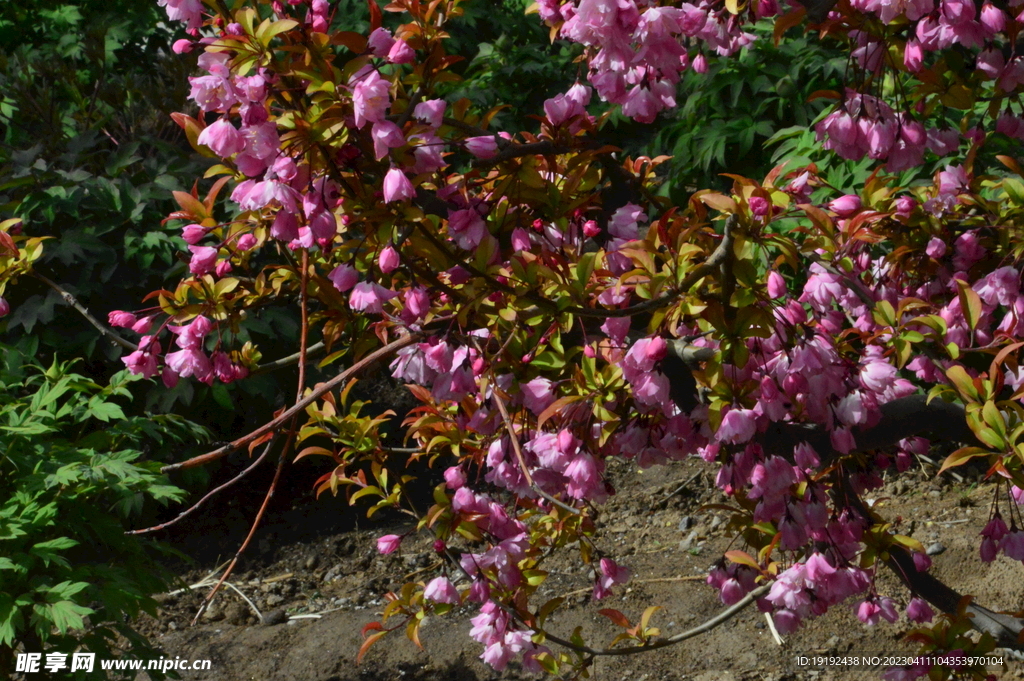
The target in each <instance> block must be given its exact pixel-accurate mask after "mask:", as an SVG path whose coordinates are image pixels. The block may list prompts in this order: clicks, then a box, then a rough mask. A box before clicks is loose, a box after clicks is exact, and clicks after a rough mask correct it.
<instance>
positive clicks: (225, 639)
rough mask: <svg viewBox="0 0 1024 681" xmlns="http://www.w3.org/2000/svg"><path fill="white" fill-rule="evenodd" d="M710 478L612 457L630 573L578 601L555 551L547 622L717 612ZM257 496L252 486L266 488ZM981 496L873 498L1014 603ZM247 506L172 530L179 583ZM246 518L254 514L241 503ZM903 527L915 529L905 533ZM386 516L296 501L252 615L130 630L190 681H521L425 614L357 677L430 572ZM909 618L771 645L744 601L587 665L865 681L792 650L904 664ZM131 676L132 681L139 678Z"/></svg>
mask: <svg viewBox="0 0 1024 681" xmlns="http://www.w3.org/2000/svg"><path fill="white" fill-rule="evenodd" d="M713 474H714V473H713V470H712V467H711V466H709V465H707V464H704V463H703V462H702V461H700V460H698V459H691V460H688V461H685V462H680V463H677V464H673V465H668V466H660V467H656V468H653V469H650V470H647V471H638V470H637V469H636V466H635V465H632V464H630V463H628V462H613V463H611V465H610V475H611V477H612V480H613V483H614V485H615V487H616V488H617V490H618V493H617V495H616V496H615V497H613V499H612V501H611V502H610V503H609V504H608V505H607V506H606V507H605V509H604V513H603V515H602V516H601V522H599V535H598V538H597V542H598V544H599V546H601V547H602V549H604V550H606V552H607V554H608V555H611V556H613V557H615V558H617V559H619V560H620V562H623V563H625V564H626V565H628V566H629V567H630V568H631V569H632V570H633V580H632V582H631V583H630V584H629V585H628V586H627V587H626V588H618V589H617V590H616V593H615V595H614V596H612V597H610V598H608V599H606V600H604V601H601V603H600V604H595V603H591V602H590V596H589V593H590V588H589V584H590V582H591V580H590V578H589V576H588V570H589V568H588V569H582V570H581V569H580V568H579V567H578V566H574V565H573V564H572V563H571V562H570V561H569V560H567V559H564V558H561V557H559V556H555V557H554V559H553V560H552V562H550V563H548V564H546V565H545V567H546V568H547V569H549V570H550V571H551V575H550V577H549V578H548V580H547V581H546V582H545V584H544V592H543V596H544V597H546V598H552V597H555V596H558V595H568V597H569V598H568V600H567V607H564V608H563V609H562V610H560V611H559V612H558V614H556V615H555V616H554V617H552V618H551V619H550V620H549V623H548V628H549V630H550V631H552V632H554V633H559V634H561V635H562V636H563V637H566V638H567V637H568V636H569V635H570V634H571V632H572V631H573V629H575V628H576V627H582V630H583V633H584V636H585V638H586V639H587V641H588V642H590V643H592V644H595V645H606V644H607V643H608V642H610V640H611V639H612V638H613V637H614V636H615V635H616V633H617V631H616V627H615V626H614V625H612V624H611V623H610V622H609V621H608V620H607V619H605V618H604V617H602V616H599V615H598V614H597V610H598V609H599V608H602V607H605V608H609V607H610V608H616V609H619V610H621V611H623V612H624V613H625V614H626V615H627V616H628V617H630V618H631V619H634V618H635V617H637V616H638V615H639V614H640V613H641V612H643V610H644V608H646V607H647V606H649V605H652V604H655V605H661V606H662V607H663V610H661V611H659V612H658V613H657V614H656V615H655V619H654V624H655V625H657V626H659V627H660V628H661V630H662V632H663V634H664V635H666V636H667V635H672V634H675V633H679V632H681V631H685V630H686V629H689V628H691V627H693V626H695V625H697V624H700V623H701V622H703V621H705V620H707V619H709V618H710V617H712V616H714V615H715V614H716V613H718V612H719V611H720V610H721V609H722V607H723V606H722V605H721V604H720V602H719V601H718V598H717V595H716V593H715V592H714V590H712V589H711V588H710V587H708V586H706V585H705V584H704V582H703V576H704V575H705V574H706V573H707V570H708V568H709V566H710V565H711V564H712V563H713V562H714V561H715V560H716V559H717V558H718V557H720V556H721V555H722V552H723V551H725V550H727V548H729V547H730V545H731V542H732V540H731V539H730V538H729V537H727V536H725V532H724V530H725V527H724V525H725V523H724V522H723V521H724V516H723V515H722V514H721V513H720V512H718V513H716V512H714V511H707V512H700V511H699V510H698V509H699V508H700V507H701V506H703V505H704V504H707V503H713V502H718V501H723V500H724V498H722V497H721V496H720V495H719V494H718V493H717V491H715V490H714V488H713V487H712V485H711V484H710V483H711V480H712V476H713ZM256 487H258V486H254V488H253V492H254V493H257V492H259V491H260V490H258V489H256ZM991 491H992V490H991V486H990V485H987V484H981V485H968V484H966V483H964V484H961V485H952V486H951V485H950V484H949V483H948V482H947V481H945V480H937V479H935V478H934V477H933V476H932V474H931V472H930V471H928V470H925V468H922V470H921V471H918V472H916V473H910V474H906V475H904V476H902V477H901V478H900V479H899V480H896V481H894V482H891V483H889V484H887V485H886V486H885V487H884V488H883V489H882V490H879V491H878V492H877V493H875V494H874V495H873V496H874V498H875V499H876V500H877V503H879V504H882V505H883V506H884V507H887V509H886V514H887V515H888V516H889V517H890V518H894V517H897V516H901V517H902V518H903V519H904V523H905V524H904V526H903V529H904V532H907V531H908V530H911V529H912V530H913V535H914V536H915V537H916V538H918V539H919V540H921V541H922V542H923V543H924V544H925V545H926V546H928V547H929V550H930V552H932V553H934V555H933V561H934V567H933V571H934V572H935V574H936V575H938V576H939V577H940V578H942V579H943V580H945V581H947V583H949V584H951V585H952V586H954V587H956V588H959V589H962V590H967V591H973V592H974V593H975V594H976V595H977V598H978V602H979V603H981V604H984V605H988V606H989V607H993V608H997V609H999V608H1003V609H1016V608H1020V607H1024V566H1022V565H1021V564H1019V563H1016V562H1013V561H1010V560H1008V559H1006V558H1004V557H1000V558H999V559H997V560H996V561H995V562H994V563H992V564H990V565H985V564H983V563H981V562H980V561H979V560H978V558H977V548H976V546H977V537H978V532H979V531H980V530H981V528H982V526H983V525H984V522H985V520H986V519H987V513H988V510H987V509H988V504H989V500H990V499H991ZM247 503H248V502H246V501H245V498H244V496H243V497H239V498H236V499H235V500H234V501H233V502H231V503H230V504H229V505H228V506H221V507H220V508H219V509H218V508H215V505H211V511H209V512H208V513H207V514H206V515H205V516H201V517H200V518H198V519H197V521H195V522H194V523H192V524H185V525H184V526H183V527H181V528H180V529H179V530H178V531H177V532H176V533H175V534H174V535H173V536H171V540H172V543H174V544H175V545H176V546H177V548H179V549H180V550H182V551H184V552H185V553H190V554H191V555H193V556H195V557H196V558H197V563H196V564H195V566H194V567H193V568H191V569H190V570H188V571H184V570H183V571H182V573H181V577H182V579H183V580H184V582H185V583H187V584H196V583H199V582H201V581H202V580H203V579H204V578H205V577H207V576H208V575H209V574H211V573H212V572H213V571H214V569H215V568H216V567H217V566H218V565H220V564H222V563H223V562H224V560H225V559H226V558H225V557H229V556H230V555H233V553H234V549H235V548H236V547H237V545H238V543H239V541H240V537H241V536H242V533H243V532H244V531H245V530H246V527H247V520H246V517H247V516H246V513H243V512H242V510H241V509H242V508H243V507H245V505H246V504H247ZM253 508H254V507H253ZM912 519H913V520H914V523H913V528H911V527H909V525H910V522H911V520H912ZM402 528H403V526H402V525H401V523H399V522H396V520H395V519H394V518H392V519H390V520H385V521H384V522H375V523H369V522H368V521H366V520H365V518H362V519H360V516H359V515H357V514H356V512H355V511H352V510H349V509H347V508H346V507H345V505H344V502H343V501H342V500H341V499H332V498H330V497H322V498H321V499H320V500H318V501H314V500H312V499H311V498H308V496H307V497H305V498H300V499H298V500H297V501H296V502H295V505H294V507H293V508H291V509H290V510H284V511H281V510H278V511H277V512H276V513H274V514H272V517H270V518H268V522H267V524H266V527H264V528H263V529H262V530H261V531H260V532H259V534H258V535H257V536H256V538H255V539H254V541H253V545H252V548H251V549H250V551H249V552H248V553H247V555H246V557H245V558H244V559H243V562H242V564H241V565H240V567H239V569H238V570H237V572H236V574H235V575H234V576H233V577H232V578H231V580H230V581H231V583H232V584H233V585H234V587H236V588H237V589H238V591H240V592H241V593H243V594H245V596H246V597H248V598H249V599H250V600H251V601H252V603H253V605H254V606H255V607H256V608H257V609H258V610H259V611H260V613H261V614H263V617H264V620H265V622H267V623H260V622H259V621H258V620H257V618H256V615H255V613H254V612H253V610H252V608H251V607H250V606H249V605H247V604H245V603H244V601H243V600H242V599H241V598H240V597H239V595H238V594H237V593H235V592H234V591H231V590H230V589H229V590H227V591H225V592H223V593H222V594H221V595H219V596H218V597H217V599H216V601H215V602H214V605H213V606H212V607H211V608H210V609H209V610H208V611H207V612H206V613H205V614H204V616H203V617H202V619H201V620H200V623H199V624H198V625H197V626H195V627H190V626H189V622H190V620H191V619H192V617H193V615H194V614H195V613H196V611H197V609H198V606H199V604H200V602H201V599H202V597H203V596H205V594H206V593H207V591H208V587H198V588H195V589H192V590H187V591H185V592H183V593H179V594H173V595H168V596H164V597H162V598H161V610H160V613H159V617H158V618H157V619H152V618H147V619H146V620H145V621H143V622H142V623H141V624H140V628H141V629H142V631H144V632H145V633H147V634H148V635H149V636H150V637H151V638H152V640H153V641H154V642H155V643H156V644H157V645H159V646H160V647H162V648H163V650H165V651H166V654H167V655H168V656H169V657H177V656H180V657H181V658H186V659H193V660H197V659H209V660H211V662H212V668H211V670H210V671H208V672H191V671H186V672H181V674H182V678H183V679H185V680H186V681H192V680H195V681H199V680H206V679H209V680H216V681H243V680H244V681H249V680H250V679H259V680H266V681H293V680H294V681H299V680H302V681H356V680H359V681H376V680H381V681H383V680H391V679H404V680H410V681H470V680H472V681H484V680H497V679H518V678H526V677H529V676H531V675H529V674H527V673H525V672H523V671H522V670H521V669H520V668H519V667H518V666H516V665H511V666H510V667H509V668H508V669H507V670H505V671H504V672H502V673H498V672H495V671H494V670H492V669H491V668H490V667H488V666H486V665H485V664H483V663H482V662H481V661H480V660H479V658H478V656H479V655H480V653H481V647H480V646H479V645H478V644H477V643H476V642H475V641H473V640H472V639H470V638H469V636H468V635H467V634H468V630H469V628H470V624H469V618H470V617H472V615H473V614H474V610H473V609H472V608H471V607H467V608H461V609H458V610H455V611H453V612H452V613H449V614H448V615H447V616H445V617H438V618H432V619H430V620H429V621H428V622H427V623H426V625H425V626H424V628H423V631H422V634H421V638H422V643H423V646H424V650H419V649H418V648H416V646H415V645H414V644H412V643H411V642H410V641H409V640H407V639H406V638H405V636H404V634H403V632H402V631H398V632H395V633H394V634H392V635H390V637H387V638H385V639H384V640H383V641H381V642H379V643H378V644H377V645H376V646H374V647H373V648H372V650H371V652H370V653H369V654H368V655H367V657H366V659H364V661H363V663H362V664H361V665H357V664H356V662H355V658H356V654H357V651H358V649H359V645H360V642H361V636H360V630H361V628H362V627H363V625H365V624H366V623H368V622H371V621H374V620H377V619H379V614H380V611H381V609H382V603H383V600H382V598H381V595H382V594H383V593H385V592H387V591H388V590H389V589H392V588H396V587H398V586H399V585H400V584H401V583H403V582H404V579H405V577H406V576H409V575H412V576H413V577H414V578H416V579H422V580H428V579H430V578H432V577H433V576H435V575H436V574H438V568H439V567H440V565H439V562H438V561H437V559H436V557H435V554H434V553H433V551H432V550H431V542H430V540H429V538H427V537H423V538H421V539H409V540H406V541H405V542H404V543H403V546H402V549H401V552H400V553H396V554H393V555H390V556H381V555H378V553H377V551H376V549H375V538H376V537H377V536H379V535H380V534H383V533H386V532H389V531H390V532H394V531H401V530H402ZM879 591H880V592H881V593H883V594H887V595H890V596H892V597H894V598H896V599H897V600H898V601H900V602H901V603H905V602H906V599H907V592H906V590H905V589H904V588H903V587H902V586H901V585H900V584H899V583H898V582H897V581H896V579H895V578H894V577H892V576H891V575H890V574H888V573H882V577H881V581H880V584H879ZM908 629H909V625H908V623H907V621H906V620H901V621H900V622H898V623H897V624H895V625H889V624H886V623H884V622H883V623H881V624H880V625H878V626H876V627H867V626H865V625H863V624H861V623H860V622H859V621H858V620H857V619H856V617H855V616H854V615H853V612H852V608H850V607H847V606H840V607H836V608H833V609H832V611H830V612H829V613H828V614H827V615H826V616H824V617H822V618H820V619H818V620H816V621H813V622H811V623H809V624H808V625H806V626H805V627H803V628H802V629H801V631H799V632H797V633H796V634H793V635H790V636H786V637H784V639H785V640H784V643H783V644H782V645H779V644H778V643H777V642H776V641H775V640H773V637H772V634H771V632H770V630H769V629H768V627H767V626H766V622H765V617H764V615H762V614H760V613H758V612H757V610H756V609H755V608H753V607H751V608H748V609H747V610H746V611H744V612H743V613H741V614H740V615H738V616H737V617H735V618H734V619H732V620H731V621H729V622H728V623H726V624H725V625H723V626H721V627H719V628H717V629H715V630H713V631H712V632H710V633H708V634H705V635H702V636H699V637H696V638H693V639H690V640H688V641H685V642H683V643H681V644H679V645H677V646H674V647H670V648H666V649H663V650H658V651H653V652H651V653H645V654H642V655H633V656H627V657H603V658H599V659H598V660H597V662H596V664H595V666H594V667H593V675H592V678H594V679H597V680H599V681H618V680H619V679H622V680H623V681H625V680H629V681H645V680H647V681H654V680H659V681H660V680H665V681H673V680H676V679H679V680H682V679H692V680H696V681H713V680H718V679H721V680H722V681H739V680H746V679H759V680H764V681H769V680H771V681H783V680H786V679H815V680H818V681H827V680H831V679H844V680H845V679H862V678H863V679H877V678H879V677H880V669H867V668H857V669H852V668H847V667H834V668H824V669H823V668H821V667H811V666H800V665H799V664H798V662H797V660H798V657H799V656H802V655H803V656H810V655H858V656H863V655H879V656H884V655H887V654H905V653H912V652H914V650H915V647H914V645H913V644H909V643H906V642H904V641H902V637H903V635H904V634H905V633H906V631H907V630H908ZM992 670H993V671H994V672H997V673H998V675H999V676H1000V677H1001V678H1007V679H1019V678H1024V665H1022V663H1021V662H1017V661H1014V660H1011V659H1009V658H1007V660H1006V663H1005V665H1004V666H1003V667H999V668H993V669H992ZM144 678H145V676H144V675H143V676H141V677H140V679H144Z"/></svg>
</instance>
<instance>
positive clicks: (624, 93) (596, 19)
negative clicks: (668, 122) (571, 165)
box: [539, 0, 779, 123]
mask: <svg viewBox="0 0 1024 681" xmlns="http://www.w3.org/2000/svg"><path fill="white" fill-rule="evenodd" d="M753 5H754V9H753V13H754V14H755V15H756V17H757V18H761V17H767V16H774V15H775V14H777V13H778V9H779V8H778V3H777V2H776V0H759V2H756V3H753ZM539 8H540V15H541V18H542V19H544V21H546V22H548V23H549V24H550V25H559V24H560V25H561V28H560V35H561V36H562V37H564V38H567V39H569V40H572V41H573V42H577V43H580V44H582V45H586V46H587V47H589V48H591V49H592V50H593V51H594V53H593V54H592V55H591V56H590V59H589V65H590V82H591V83H592V84H593V85H594V87H595V88H596V89H597V92H598V94H599V95H600V97H601V99H602V100H604V101H606V102H612V103H613V104H621V105H622V112H623V114H624V115H626V116H629V117H631V118H634V119H635V120H637V121H640V122H642V123H650V122H651V121H653V120H654V118H655V117H656V116H657V115H658V112H660V111H662V110H664V109H668V108H673V107H675V105H676V100H675V89H676V87H675V86H676V84H677V83H678V82H679V77H680V74H681V73H682V72H683V71H685V70H686V69H688V68H692V69H693V70H695V71H697V72H699V73H702V72H704V71H706V70H707V60H706V58H705V56H704V54H703V53H702V52H700V51H696V52H695V53H694V54H693V55H691V54H690V51H689V50H688V49H687V48H686V47H685V46H684V44H685V43H687V42H689V41H692V40H697V41H700V42H701V43H702V44H704V45H706V46H707V49H709V50H712V51H714V52H717V53H718V54H720V55H724V56H728V55H731V54H733V53H735V52H736V51H737V50H739V49H740V48H741V47H743V46H744V45H747V44H749V43H750V42H751V41H752V40H753V39H754V36H753V35H751V34H750V33H746V32H744V31H743V30H742V21H741V20H740V18H739V17H737V16H735V15H733V14H731V13H729V12H728V10H726V9H725V7H724V5H722V4H720V3H715V2H709V1H708V0H701V1H700V2H698V3H696V4H690V3H688V2H684V3H682V4H680V5H679V6H678V7H663V6H659V5H658V4H656V3H652V2H645V1H643V0H641V1H639V2H637V1H634V0H570V1H569V2H563V1H562V0H541V2H540V3H539Z"/></svg>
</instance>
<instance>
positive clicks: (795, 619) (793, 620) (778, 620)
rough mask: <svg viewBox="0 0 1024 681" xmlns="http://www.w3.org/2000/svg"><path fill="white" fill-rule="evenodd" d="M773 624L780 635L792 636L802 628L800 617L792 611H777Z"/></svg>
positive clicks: (774, 614)
mask: <svg viewBox="0 0 1024 681" xmlns="http://www.w3.org/2000/svg"><path fill="white" fill-rule="evenodd" d="M772 622H774V623H775V628H776V629H777V630H778V632H779V633H780V634H792V633H793V632H794V631H796V630H797V629H799V628H800V616H799V615H797V614H796V613H795V612H793V611H792V610H786V609H782V610H776V611H775V612H774V613H772Z"/></svg>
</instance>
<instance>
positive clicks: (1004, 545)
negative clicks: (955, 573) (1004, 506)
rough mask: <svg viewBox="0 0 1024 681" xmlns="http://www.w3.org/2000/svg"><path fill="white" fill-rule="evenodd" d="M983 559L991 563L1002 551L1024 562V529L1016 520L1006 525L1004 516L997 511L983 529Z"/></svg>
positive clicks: (1011, 557)
mask: <svg viewBox="0 0 1024 681" xmlns="http://www.w3.org/2000/svg"><path fill="white" fill-rule="evenodd" d="M981 537H982V540H981V548H980V552H981V559H982V560H983V561H984V562H986V563H991V562H992V561H993V560H995V558H996V556H997V555H999V554H1000V553H1002V554H1004V555H1005V556H1006V557H1007V558H1010V559H1012V560H1019V561H1022V562H1024V530H1021V529H1020V528H1018V527H1017V523H1016V521H1011V524H1010V527H1007V526H1006V522H1005V521H1004V520H1003V517H1002V516H1001V515H1000V514H999V512H998V511H996V513H995V514H993V516H992V519H991V520H989V521H988V524H986V525H985V528H984V529H983V530H982V531H981Z"/></svg>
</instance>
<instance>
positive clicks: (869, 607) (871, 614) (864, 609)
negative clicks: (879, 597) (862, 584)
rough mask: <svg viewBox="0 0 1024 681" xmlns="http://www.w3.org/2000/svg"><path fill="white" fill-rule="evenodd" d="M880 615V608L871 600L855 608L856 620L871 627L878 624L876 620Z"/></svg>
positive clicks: (864, 601)
mask: <svg viewBox="0 0 1024 681" xmlns="http://www.w3.org/2000/svg"><path fill="white" fill-rule="evenodd" d="M881 614H882V608H881V607H879V606H878V605H877V604H876V603H875V602H874V601H872V600H863V601H861V603H860V605H859V606H857V619H859V620H860V621H861V622H863V623H864V624H866V625H868V626H869V627H872V626H874V625H876V624H878V618H879V616H880V615H881Z"/></svg>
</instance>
